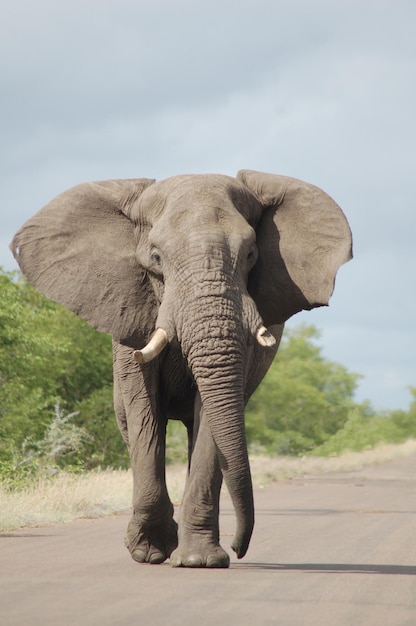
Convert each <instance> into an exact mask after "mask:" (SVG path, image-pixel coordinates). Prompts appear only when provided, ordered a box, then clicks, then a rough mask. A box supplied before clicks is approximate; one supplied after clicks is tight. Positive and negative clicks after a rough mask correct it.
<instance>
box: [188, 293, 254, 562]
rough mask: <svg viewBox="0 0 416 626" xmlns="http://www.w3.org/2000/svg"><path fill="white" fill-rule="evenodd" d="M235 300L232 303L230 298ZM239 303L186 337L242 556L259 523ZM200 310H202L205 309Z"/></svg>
mask: <svg viewBox="0 0 416 626" xmlns="http://www.w3.org/2000/svg"><path fill="white" fill-rule="evenodd" d="M228 304H229V305H230V303H228ZM233 309H235V307H234V306H232V305H231V307H230V306H229V311H228V316H225V315H224V310H223V311H222V314H220V312H219V311H218V310H217V311H216V313H217V315H216V316H212V303H211V305H210V307H208V306H207V307H206V308H205V309H204V308H203V309H202V310H205V311H210V313H211V315H210V316H209V317H208V316H207V315H206V313H205V315H203V316H202V318H200V319H199V320H198V321H197V322H195V318H194V321H193V323H192V324H190V325H189V327H188V329H187V330H186V332H185V333H184V335H183V337H182V341H181V344H182V349H183V350H184V353H185V355H186V357H187V360H188V363H189V366H190V368H191V371H192V373H193V376H194V378H195V381H196V384H197V386H198V390H199V393H200V395H201V400H202V406H203V414H204V419H207V421H208V424H209V427H210V430H211V434H212V437H213V439H214V442H215V445H216V447H217V451H218V458H219V462H220V466H221V470H222V473H223V476H224V479H225V483H226V485H227V487H228V490H229V493H230V496H231V499H232V501H233V505H234V509H235V513H236V518H237V530H236V534H235V538H234V541H233V545H232V547H233V550H234V551H235V552H236V554H237V556H238V558H242V557H243V556H244V555H245V553H246V551H247V549H248V546H249V542H250V538H251V534H252V531H253V525H254V504H253V491H252V483H251V474H250V465H249V460H248V453H247V442H246V436H245V426H244V356H245V350H246V343H247V332H246V331H245V330H244V328H243V324H242V320H241V311H240V315H239V316H238V315H236V311H235V310H234V311H232V310H233ZM200 310H201V309H200Z"/></svg>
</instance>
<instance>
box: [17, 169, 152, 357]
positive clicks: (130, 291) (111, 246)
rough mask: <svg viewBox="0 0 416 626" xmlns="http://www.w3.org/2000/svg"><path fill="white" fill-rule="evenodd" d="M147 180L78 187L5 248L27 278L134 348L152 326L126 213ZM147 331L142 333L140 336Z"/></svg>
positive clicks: (148, 293)
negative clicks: (8, 248) (11, 254)
mask: <svg viewBox="0 0 416 626" xmlns="http://www.w3.org/2000/svg"><path fill="white" fill-rule="evenodd" d="M154 182H155V181H154V180H151V179H131V180H110V181H103V182H96V183H83V184H81V185H77V186H76V187H73V188H72V189H70V190H68V191H66V192H64V193H63V194H61V195H59V196H57V197H56V198H55V199H54V200H52V202H50V203H49V204H47V205H46V206H45V207H44V208H43V209H41V210H40V211H39V212H38V213H37V214H36V215H34V216H33V217H32V218H31V219H30V220H28V221H27V222H26V223H25V224H24V225H23V226H22V228H21V229H20V230H19V231H18V232H17V234H16V235H15V237H14V239H13V241H12V243H11V245H10V248H11V250H12V252H13V254H14V256H15V258H16V260H17V262H18V263H19V266H20V268H21V270H22V272H23V273H24V274H25V276H26V277H27V279H28V281H29V282H30V283H31V284H32V285H34V286H35V287H36V288H37V289H38V290H39V291H40V292H41V293H43V294H44V295H45V296H47V297H48V298H51V299H52V300H55V301H56V302H59V303H60V304H63V305H64V306H66V307H67V308H69V309H71V310H72V311H74V312H75V313H76V314H77V315H79V316H80V317H82V318H83V319H85V320H87V322H89V323H90V324H91V325H92V326H94V327H95V328H96V329H97V330H99V331H101V332H104V333H111V334H112V335H113V337H114V339H116V340H117V341H120V342H122V343H126V344H127V345H132V346H136V345H137V342H138V341H139V342H140V341H141V333H140V329H142V331H145V329H146V327H148V326H150V328H152V327H153V324H154V319H153V315H154V312H153V307H152V302H149V298H150V299H151V298H152V292H151V291H150V289H149V287H148V285H147V281H146V277H145V273H144V270H143V269H142V268H141V267H140V266H139V265H138V263H137V261H136V259H135V248H136V244H135V240H134V226H133V223H132V222H131V221H130V219H129V217H130V213H131V210H132V207H133V206H134V204H135V202H136V201H137V200H138V198H139V197H140V195H141V194H142V193H143V191H144V190H145V189H146V187H148V186H149V185H151V184H153V183H154ZM145 332H146V331H145Z"/></svg>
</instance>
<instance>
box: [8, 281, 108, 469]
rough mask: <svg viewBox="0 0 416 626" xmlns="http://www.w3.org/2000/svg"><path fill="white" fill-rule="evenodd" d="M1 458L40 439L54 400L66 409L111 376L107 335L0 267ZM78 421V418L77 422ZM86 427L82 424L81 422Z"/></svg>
mask: <svg viewBox="0 0 416 626" xmlns="http://www.w3.org/2000/svg"><path fill="white" fill-rule="evenodd" d="M0 294H1V309H0V459H1V460H2V461H5V460H11V459H12V457H13V454H14V451H15V450H16V449H20V448H21V446H22V445H23V442H24V441H25V440H26V439H27V437H28V436H31V437H33V439H34V440H40V439H42V437H43V436H44V434H45V432H46V430H47V428H48V426H49V424H50V415H51V414H52V413H53V411H54V407H55V405H56V402H57V401H59V402H60V404H61V406H62V407H63V408H64V409H65V411H66V412H68V413H72V412H74V411H76V410H78V405H79V403H80V402H81V401H82V400H84V399H85V398H86V397H88V396H89V395H90V394H91V393H92V392H93V391H95V390H96V389H100V388H102V387H103V386H105V385H107V386H108V385H110V384H111V381H112V361H111V339H110V337H109V336H107V335H101V334H99V333H97V332H96V331H95V330H94V329H93V328H91V327H90V326H88V324H86V323H85V322H83V321H82V320H81V319H79V318H78V317H76V316H75V315H73V314H72V313H71V312H70V311H68V310H66V309H64V308H63V307H61V306H59V305H58V304H55V303H53V302H51V301H50V300H47V299H46V298H44V297H43V296H41V295H40V294H39V293H38V292H37V291H35V290H34V289H33V288H32V287H31V286H30V285H28V283H27V282H26V281H25V280H24V279H23V278H22V277H21V275H20V274H18V273H7V272H0ZM78 425H80V426H81V424H78ZM86 427H87V426H86Z"/></svg>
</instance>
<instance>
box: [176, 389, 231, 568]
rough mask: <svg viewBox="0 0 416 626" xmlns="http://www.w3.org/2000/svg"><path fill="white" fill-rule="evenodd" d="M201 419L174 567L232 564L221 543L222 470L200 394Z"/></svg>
mask: <svg viewBox="0 0 416 626" xmlns="http://www.w3.org/2000/svg"><path fill="white" fill-rule="evenodd" d="M195 407H196V421H200V423H199V428H197V427H196V428H195V431H197V435H196V441H195V444H194V450H193V453H192V458H191V463H190V470H189V473H188V478H187V482H186V488H185V494H184V497H183V502H182V506H181V513H180V521H179V545H178V547H177V549H176V550H175V551H174V552H173V553H172V555H171V557H170V564H171V565H172V567H181V566H182V567H228V566H229V564H230V558H229V556H228V554H227V553H226V552H225V550H223V548H222V547H221V546H220V543H219V525H218V517H219V500H220V491H221V485H222V473H221V469H220V465H219V461H218V457H217V450H216V447H215V444H214V440H213V438H212V435H211V431H210V429H209V426H208V423H207V420H206V419H205V418H204V412H203V409H201V404H200V398H199V394H197V398H196V401H195Z"/></svg>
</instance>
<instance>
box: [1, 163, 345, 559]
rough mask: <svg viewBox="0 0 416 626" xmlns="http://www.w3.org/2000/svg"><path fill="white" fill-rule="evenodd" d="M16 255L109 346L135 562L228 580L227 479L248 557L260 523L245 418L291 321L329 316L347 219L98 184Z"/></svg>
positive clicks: (237, 192) (190, 189)
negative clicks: (182, 449)
mask: <svg viewBox="0 0 416 626" xmlns="http://www.w3.org/2000/svg"><path fill="white" fill-rule="evenodd" d="M11 248H12V250H13V253H14V255H15V257H16V259H17V261H18V263H19V265H20V267H21V269H22V271H23V273H24V274H25V275H26V277H27V278H28V280H29V282H31V283H32V284H33V285H34V286H35V287H36V288H37V289H39V291H41V292H42V293H43V294H45V295H46V296H47V297H49V298H51V299H53V300H55V301H57V302H60V303H61V304H63V305H65V306H66V307H68V308H69V309H71V310H72V311H74V312H75V313H77V314H78V315H80V316H81V317H82V318H84V319H85V320H87V321H88V322H89V323H90V324H92V325H93V326H94V327H95V328H97V329H98V330H99V331H101V332H105V333H111V334H112V336H113V354H114V404H115V413H116V418H117V421H118V425H119V427H120V431H121V434H122V436H123V438H124V440H125V442H126V444H127V446H128V450H129V454H130V459H131V467H132V472H133V481H134V487H133V514H132V518H131V521H130V522H129V525H128V529H127V535H126V545H127V548H128V549H129V551H130V553H131V556H132V557H133V559H135V560H136V561H138V562H140V563H142V562H147V563H153V564H156V563H162V562H163V561H165V560H166V559H167V558H168V557H170V564H171V565H173V566H185V567H228V565H229V555H228V554H227V552H226V551H225V550H224V549H223V548H222V547H221V546H220V543H219V525H218V524H219V522H218V516H219V496H220V489H221V484H222V480H223V478H224V480H225V483H226V485H227V487H228V490H229V493H230V495H231V498H232V502H233V506H234V509H235V514H236V532H235V536H234V540H233V543H232V548H233V550H234V551H235V553H236V555H237V557H238V558H242V557H243V556H244V555H245V553H246V551H247V549H248V546H249V542H250V538H251V534H252V530H253V524H254V505H253V492H252V482H251V475H250V466H249V459H248V453H247V444H246V438H245V429H244V408H245V405H246V403H247V401H248V399H249V397H250V395H251V394H252V393H253V392H254V390H255V389H256V387H257V386H258V385H259V383H260V381H261V380H262V378H263V377H264V375H265V373H266V371H267V369H268V368H269V366H270V364H271V363H272V360H273V358H274V356H275V354H276V351H277V348H278V345H279V342H280V338H281V335H282V330H283V324H284V322H285V320H287V319H288V318H289V317H290V316H292V315H293V314H295V313H297V312H298V311H300V310H302V309H307V310H309V309H312V308H314V307H318V306H325V305H327V303H328V300H329V298H330V296H331V294H332V291H333V287H334V281H335V275H336V272H337V270H338V268H339V266H340V265H341V264H343V263H345V262H346V261H348V260H349V259H350V258H351V256H352V254H351V233H350V228H349V226H348V223H347V221H346V218H345V216H344V214H343V213H342V211H341V209H340V208H339V207H338V205H337V204H336V203H335V202H334V201H333V200H332V199H331V198H330V197H329V196H328V195H326V194H325V193H324V192H323V191H321V190H320V189H318V188H317V187H314V186H312V185H310V184H307V183H304V182H301V181H299V180H296V179H294V178H288V177H285V176H277V175H274V174H265V173H260V172H255V171H249V170H243V171H240V172H239V173H238V174H237V176H236V178H232V177H228V176H222V175H217V174H207V175H185V176H174V177H172V178H168V179H166V180H162V181H159V182H156V181H155V180H151V179H129V180H110V181H103V182H92V183H84V184H81V185H78V186H76V187H74V188H73V189H70V190H69V191H66V192H65V193H63V194H61V195H59V196H58V197H57V198H55V199H54V200H52V202H51V203H49V204H48V205H47V206H46V207H44V208H43V209H42V210H41V211H39V212H38V213H37V214H36V215H35V216H34V217H33V218H32V219H30V220H29V221H28V222H26V224H24V226H23V227H22V228H21V229H20V230H19V232H18V233H17V234H16V236H15V237H14V239H13V242H12V244H11ZM168 419H179V420H182V422H183V423H184V424H185V426H186V428H187V430H188V438H189V457H190V458H189V470H188V476H187V482H186V486H185V492H184V496H183V502H182V506H181V511H180V519H179V526H178V525H177V523H176V521H175V520H174V517H173V512H174V511H173V506H172V503H171V501H170V498H169V495H168V491H167V488H166V481H165V436H166V425H167V420H168Z"/></svg>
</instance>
